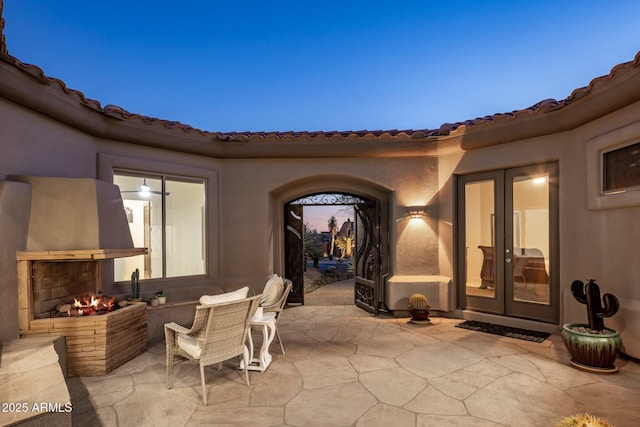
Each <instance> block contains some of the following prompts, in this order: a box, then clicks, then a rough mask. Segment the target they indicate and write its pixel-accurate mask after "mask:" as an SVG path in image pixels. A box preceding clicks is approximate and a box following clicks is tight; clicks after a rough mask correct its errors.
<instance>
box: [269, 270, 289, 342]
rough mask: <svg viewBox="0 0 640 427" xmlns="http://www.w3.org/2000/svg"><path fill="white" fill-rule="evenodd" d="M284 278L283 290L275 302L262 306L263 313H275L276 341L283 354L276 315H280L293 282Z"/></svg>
mask: <svg viewBox="0 0 640 427" xmlns="http://www.w3.org/2000/svg"><path fill="white" fill-rule="evenodd" d="M283 280H284V292H283V293H282V296H281V297H280V299H279V300H278V301H277V302H276V303H275V304H272V305H270V306H268V307H263V308H262V309H263V310H264V312H265V313H268V312H273V313H276V337H277V338H278V343H280V349H281V350H282V354H284V345H283V344H282V338H280V332H278V317H280V313H281V312H282V310H284V306H285V305H286V304H287V297H288V296H289V292H291V288H292V287H293V283H291V280H289V279H283Z"/></svg>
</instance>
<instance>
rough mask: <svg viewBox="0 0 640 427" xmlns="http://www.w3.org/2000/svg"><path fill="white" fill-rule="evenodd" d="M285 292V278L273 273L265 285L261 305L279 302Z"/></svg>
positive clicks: (267, 305)
mask: <svg viewBox="0 0 640 427" xmlns="http://www.w3.org/2000/svg"><path fill="white" fill-rule="evenodd" d="M283 293H284V280H283V279H282V277H280V276H278V275H277V274H274V275H272V276H271V277H270V278H269V280H267V283H266V284H265V285H264V290H263V291H262V298H261V299H260V307H269V306H271V305H273V304H275V303H277V302H278V300H279V299H280V298H281V297H282V294H283Z"/></svg>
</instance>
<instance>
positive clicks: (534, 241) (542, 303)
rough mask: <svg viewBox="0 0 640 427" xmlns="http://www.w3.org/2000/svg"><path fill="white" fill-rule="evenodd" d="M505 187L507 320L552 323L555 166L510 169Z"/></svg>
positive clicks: (554, 308) (556, 294)
mask: <svg viewBox="0 0 640 427" xmlns="http://www.w3.org/2000/svg"><path fill="white" fill-rule="evenodd" d="M505 184H506V185H505V212H507V213H511V215H510V216H508V217H506V218H507V223H506V224H505V228H506V230H505V257H504V259H505V272H506V273H505V279H506V280H505V287H506V289H505V296H506V314H508V315H512V316H517V317H525V318H529V319H534V320H541V321H544V322H556V321H557V319H558V317H559V313H558V306H559V290H558V284H557V280H554V277H555V275H556V263H557V255H556V254H557V247H558V246H557V245H558V240H557V235H558V233H557V230H556V229H557V222H558V221H557V214H558V209H557V200H558V199H557V188H558V168H557V165H556V164H547V165H540V166H531V167H522V168H514V169H509V170H507V171H506V176H505ZM505 215H506V214H505ZM554 230H556V232H554Z"/></svg>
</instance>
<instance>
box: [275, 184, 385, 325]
mask: <svg viewBox="0 0 640 427" xmlns="http://www.w3.org/2000/svg"><path fill="white" fill-rule="evenodd" d="M305 206H307V207H309V206H352V207H353V210H354V214H355V215H354V216H355V218H354V230H353V235H352V238H353V241H354V243H355V244H354V247H355V254H354V256H353V260H351V262H350V265H351V268H352V270H353V275H354V288H353V289H354V292H353V301H354V304H355V305H357V306H358V307H360V308H362V309H364V310H366V311H369V312H371V313H374V314H377V313H378V310H380V309H381V308H384V292H383V280H384V276H385V275H386V274H387V272H388V262H387V261H386V258H387V254H388V250H387V247H386V245H385V246H384V247H383V245H382V242H383V241H384V242H386V241H388V239H383V238H382V233H383V231H384V232H385V233H386V230H387V229H388V227H386V225H385V226H384V227H383V226H382V223H383V221H382V217H383V215H382V213H381V211H382V209H381V206H382V204H381V203H380V201H379V200H378V199H375V198H367V197H364V196H360V195H356V194H352V193H343V192H332V193H313V194H307V195H304V196H302V197H298V198H296V199H294V200H290V201H288V202H287V203H285V205H284V252H285V257H284V259H285V266H284V268H285V276H286V277H287V278H289V279H290V280H291V281H292V282H293V290H292V292H291V294H290V296H289V302H290V303H298V304H304V271H305V267H306V265H307V264H306V263H307V259H306V256H305V255H306V254H308V251H307V250H305V220H304V207H305ZM385 212H386V209H385ZM384 217H385V218H386V217H387V215H384ZM331 234H332V236H331V239H332V240H331V245H330V249H329V250H328V252H329V257H330V258H331V257H332V256H333V255H335V252H334V240H333V239H334V237H335V236H334V235H333V233H331ZM347 244H348V245H349V244H351V242H349V243H347ZM349 249H350V248H349V247H347V251H348V250H349ZM325 251H326V250H325ZM343 266H344V265H343Z"/></svg>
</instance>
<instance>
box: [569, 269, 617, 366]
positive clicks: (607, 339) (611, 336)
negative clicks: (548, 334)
mask: <svg viewBox="0 0 640 427" xmlns="http://www.w3.org/2000/svg"><path fill="white" fill-rule="evenodd" d="M571 294H572V295H573V297H574V298H575V299H576V300H577V301H578V302H579V303H581V304H585V305H586V307H587V317H588V319H589V324H588V325H587V324H582V323H567V324H565V325H563V326H562V340H563V341H564V345H565V346H566V347H567V350H569V353H570V354H571V365H572V366H574V367H575V368H578V369H581V370H583V371H587V372H593V373H615V372H618V368H617V367H616V366H615V364H614V362H615V360H616V359H617V357H618V353H619V351H620V347H621V346H622V340H621V338H620V332H618V331H616V330H615V329H612V328H605V326H604V318H605V317H611V316H613V315H614V314H616V313H617V312H618V309H619V307H620V304H619V303H618V299H617V298H616V297H615V296H614V295H612V294H604V295H603V296H602V298H600V287H599V286H598V284H597V283H596V282H595V281H594V280H593V279H591V280H589V282H588V283H587V284H586V285H585V284H584V283H582V282H581V281H580V280H575V281H574V282H573V283H572V284H571Z"/></svg>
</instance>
